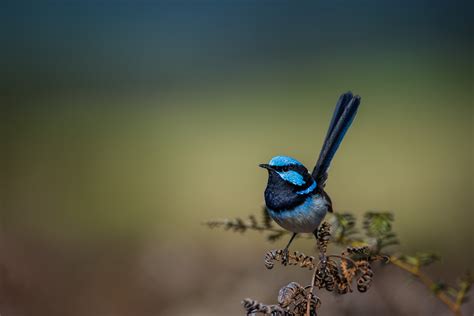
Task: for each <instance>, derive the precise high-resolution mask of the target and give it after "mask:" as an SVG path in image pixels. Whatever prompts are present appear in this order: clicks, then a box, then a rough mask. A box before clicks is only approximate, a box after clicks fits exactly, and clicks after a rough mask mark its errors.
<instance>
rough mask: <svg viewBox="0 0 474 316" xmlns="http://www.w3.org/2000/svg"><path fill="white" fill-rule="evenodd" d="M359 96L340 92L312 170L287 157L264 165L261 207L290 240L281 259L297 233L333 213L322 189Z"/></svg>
mask: <svg viewBox="0 0 474 316" xmlns="http://www.w3.org/2000/svg"><path fill="white" fill-rule="evenodd" d="M360 100H361V98H360V96H358V95H353V94H352V92H350V91H349V92H346V93H343V94H342V95H341V96H340V97H339V100H338V101H337V103H336V107H335V109H334V113H333V116H332V119H331V121H330V123H329V128H328V131H327V133H326V137H325V139H324V142H323V146H322V148H321V151H320V153H319V157H318V160H317V162H316V165H315V167H314V168H313V171H312V172H311V173H309V171H308V169H306V167H305V166H304V165H303V164H302V163H301V162H299V161H298V160H296V159H294V158H292V157H289V156H275V157H273V158H271V160H270V161H269V162H268V163H267V164H260V165H259V166H260V167H261V168H264V169H267V170H268V182H267V187H266V189H265V193H264V197H265V206H266V210H267V212H268V215H269V216H270V217H271V218H272V219H273V220H274V221H275V222H276V223H277V224H278V225H280V226H281V227H282V228H284V229H285V230H287V231H289V232H292V233H293V235H292V236H291V238H290V241H289V242H288V244H287V245H286V247H285V248H284V249H283V254H284V260H285V258H286V260H287V258H288V253H289V250H288V249H289V247H290V245H291V243H292V241H293V240H294V239H295V237H296V236H297V234H299V233H313V234H314V236H315V237H316V238H317V229H318V227H319V225H320V224H321V222H322V221H323V219H324V217H325V216H326V214H327V213H328V212H330V213H332V212H333V206H332V201H331V198H330V197H329V195H328V193H327V192H326V191H325V190H324V187H325V185H326V180H327V178H328V169H329V166H330V164H331V161H332V159H333V158H334V155H335V153H336V151H337V149H338V148H339V145H340V144H341V142H342V140H343V138H344V136H345V135H346V132H347V130H348V129H349V127H350V126H351V124H352V121H353V120H354V118H355V116H356V114H357V110H358V108H359V105H360Z"/></svg>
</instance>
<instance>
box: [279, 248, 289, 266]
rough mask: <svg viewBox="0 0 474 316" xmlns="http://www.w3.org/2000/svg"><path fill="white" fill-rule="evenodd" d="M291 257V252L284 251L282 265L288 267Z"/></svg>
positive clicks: (286, 249)
mask: <svg viewBox="0 0 474 316" xmlns="http://www.w3.org/2000/svg"><path fill="white" fill-rule="evenodd" d="M289 256H290V252H289V251H288V248H285V249H283V253H282V256H281V263H282V264H283V265H284V266H286V265H288V260H289Z"/></svg>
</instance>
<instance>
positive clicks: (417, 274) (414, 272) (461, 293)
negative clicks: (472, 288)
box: [390, 257, 467, 316]
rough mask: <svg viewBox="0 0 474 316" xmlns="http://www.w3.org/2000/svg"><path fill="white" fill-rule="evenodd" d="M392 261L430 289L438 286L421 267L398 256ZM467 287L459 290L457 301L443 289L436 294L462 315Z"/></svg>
mask: <svg viewBox="0 0 474 316" xmlns="http://www.w3.org/2000/svg"><path fill="white" fill-rule="evenodd" d="M390 263H392V264H393V265H395V266H396V267H398V268H400V269H402V270H404V271H407V272H408V273H410V274H411V275H413V276H415V277H416V278H418V279H419V280H420V281H421V282H422V283H423V284H424V285H425V286H426V287H427V288H428V289H433V288H434V287H435V286H436V283H435V282H434V281H433V280H431V279H430V278H429V277H428V276H427V275H426V274H424V273H423V272H421V271H420V269H419V268H418V267H417V266H412V265H409V264H407V263H405V262H403V261H401V260H400V259H398V258H397V257H390ZM466 289H467V286H464V287H463V288H462V289H461V290H460V291H459V292H458V295H457V298H456V302H453V301H452V300H451V298H450V297H449V296H448V295H446V294H445V293H444V292H442V291H437V292H435V295H436V297H437V298H438V299H439V300H440V301H441V302H443V303H444V304H445V305H446V306H448V308H449V309H450V310H451V311H452V312H453V313H454V314H455V315H458V316H461V315H462V314H461V303H462V300H463V298H464V296H465V294H466Z"/></svg>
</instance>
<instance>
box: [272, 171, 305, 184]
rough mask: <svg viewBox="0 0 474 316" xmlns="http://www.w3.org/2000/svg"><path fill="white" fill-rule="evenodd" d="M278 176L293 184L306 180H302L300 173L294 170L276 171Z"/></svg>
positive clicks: (302, 182) (303, 182)
mask: <svg viewBox="0 0 474 316" xmlns="http://www.w3.org/2000/svg"><path fill="white" fill-rule="evenodd" d="M278 174H279V175H280V177H281V178H282V179H283V180H285V181H287V182H290V183H293V184H294V185H303V184H305V183H306V182H305V181H304V180H303V176H302V175H300V174H299V173H298V172H296V171H286V172H278Z"/></svg>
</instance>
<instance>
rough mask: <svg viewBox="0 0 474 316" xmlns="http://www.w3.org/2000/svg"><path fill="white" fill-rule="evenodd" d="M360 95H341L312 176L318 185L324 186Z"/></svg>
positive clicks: (356, 107)
mask: <svg viewBox="0 0 474 316" xmlns="http://www.w3.org/2000/svg"><path fill="white" fill-rule="evenodd" d="M359 104H360V97H359V96H353V95H352V93H351V92H346V93H344V94H342V95H341V96H340V97H339V100H338V101H337V104H336V109H335V110H334V114H333V116H332V119H331V123H330V124H329V128H328V132H327V134H326V138H325V140H324V143H323V147H322V148H321V152H320V154H319V158H318V162H317V163H316V166H315V167H314V170H313V173H312V176H313V178H314V179H315V180H316V183H317V184H318V186H321V187H324V185H325V184H326V179H327V171H328V169H329V165H330V164H331V160H332V158H333V157H334V154H335V153H336V151H337V148H338V147H339V145H340V144H341V142H342V139H343V138H344V135H345V134H346V132H347V130H348V129H349V127H350V126H351V123H352V121H353V120H354V117H355V115H356V113H357V109H358V108H359Z"/></svg>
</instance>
